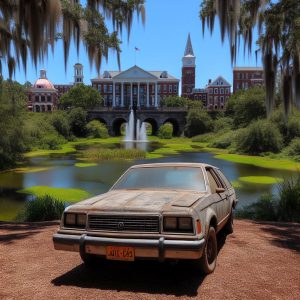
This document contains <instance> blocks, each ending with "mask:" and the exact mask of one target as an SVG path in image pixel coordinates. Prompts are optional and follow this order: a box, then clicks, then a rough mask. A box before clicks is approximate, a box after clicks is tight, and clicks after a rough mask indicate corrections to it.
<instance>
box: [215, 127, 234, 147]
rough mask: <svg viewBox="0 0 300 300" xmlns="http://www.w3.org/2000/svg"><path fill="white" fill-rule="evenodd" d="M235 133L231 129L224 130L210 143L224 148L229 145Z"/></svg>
mask: <svg viewBox="0 0 300 300" xmlns="http://www.w3.org/2000/svg"><path fill="white" fill-rule="evenodd" d="M234 138H235V133H234V132H233V131H229V132H224V133H222V134H221V135H220V136H218V137H216V139H215V141H214V142H213V143H212V144H211V145H210V146H211V147H215V148H221V149H226V148H228V147H229V146H231V144H232V142H233V141H234Z"/></svg>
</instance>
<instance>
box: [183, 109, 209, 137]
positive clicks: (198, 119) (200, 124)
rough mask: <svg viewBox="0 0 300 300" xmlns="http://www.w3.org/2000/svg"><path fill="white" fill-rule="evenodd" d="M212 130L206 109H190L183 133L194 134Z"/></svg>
mask: <svg viewBox="0 0 300 300" xmlns="http://www.w3.org/2000/svg"><path fill="white" fill-rule="evenodd" d="M212 130H213V121H212V119H211V117H210V116H209V115H208V113H207V112H206V111H202V110H198V109H191V110H190V111H189V112H188V115H187V122H186V128H185V134H186V135H187V136H188V137H191V136H195V135H197V134H202V133H205V132H209V131H212Z"/></svg>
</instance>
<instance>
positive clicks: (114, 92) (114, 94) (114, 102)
mask: <svg viewBox="0 0 300 300" xmlns="http://www.w3.org/2000/svg"><path fill="white" fill-rule="evenodd" d="M115 88H116V85H115V82H113V99H112V107H115V106H116V91H115Z"/></svg>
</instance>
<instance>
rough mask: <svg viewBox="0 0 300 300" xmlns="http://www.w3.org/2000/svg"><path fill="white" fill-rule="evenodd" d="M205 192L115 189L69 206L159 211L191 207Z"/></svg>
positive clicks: (77, 208) (90, 209) (71, 207)
mask: <svg viewBox="0 0 300 300" xmlns="http://www.w3.org/2000/svg"><path fill="white" fill-rule="evenodd" d="M206 195H207V194H206V193H200V192H189V191H165V190H164V191H145V190H115V191H109V192H108V193H105V194H102V195H99V196H95V197H93V198H90V199H87V200H84V201H81V202H79V203H77V204H75V205H72V206H70V209H72V210H85V211H112V212H114V211H120V212H124V211H126V212H130V211H133V212H134V211H139V212H161V211H167V210H174V209H176V208H177V209H178V208H179V207H182V208H184V207H185V208H188V207H191V206H192V205H193V204H194V203H195V202H197V201H198V200H199V199H200V198H202V197H204V196H206Z"/></svg>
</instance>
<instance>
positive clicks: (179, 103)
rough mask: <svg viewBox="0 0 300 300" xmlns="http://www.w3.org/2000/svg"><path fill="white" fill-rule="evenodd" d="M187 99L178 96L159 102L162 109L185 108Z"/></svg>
mask: <svg viewBox="0 0 300 300" xmlns="http://www.w3.org/2000/svg"><path fill="white" fill-rule="evenodd" d="M186 104H187V99H186V98H184V97H179V96H175V97H174V96H169V97H165V98H163V99H162V100H161V101H160V105H161V106H162V107H185V106H186Z"/></svg>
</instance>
